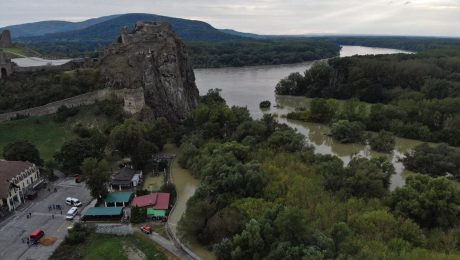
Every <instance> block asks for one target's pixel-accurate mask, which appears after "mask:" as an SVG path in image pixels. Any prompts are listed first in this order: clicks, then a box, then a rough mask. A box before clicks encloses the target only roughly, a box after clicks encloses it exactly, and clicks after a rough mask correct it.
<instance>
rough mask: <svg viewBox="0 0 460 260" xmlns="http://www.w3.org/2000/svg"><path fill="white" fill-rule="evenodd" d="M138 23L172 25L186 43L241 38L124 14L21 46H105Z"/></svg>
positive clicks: (163, 18)
mask: <svg viewBox="0 0 460 260" xmlns="http://www.w3.org/2000/svg"><path fill="white" fill-rule="evenodd" d="M138 21H161V22H167V23H169V24H170V25H171V27H172V28H173V30H174V31H175V32H176V33H177V34H178V35H179V36H180V37H182V39H184V40H187V41H225V40H235V39H239V38H240V37H238V36H235V35H230V34H226V33H224V32H221V31H219V30H217V29H215V28H214V27H212V26H211V25H209V24H207V23H205V22H201V21H193V20H186V19H179V18H173V17H166V16H159V15H154V14H125V15H120V16H116V17H114V18H112V19H109V20H107V21H104V22H101V23H97V24H94V25H92V26H89V27H87V28H83V29H79V30H72V31H66V32H59V33H52V34H46V35H43V36H37V37H23V38H20V39H18V40H19V41H22V42H43V41H46V42H88V41H91V42H103V43H110V42H111V41H112V40H113V39H115V38H116V37H117V36H118V34H119V33H120V29H121V28H123V27H124V26H127V27H128V28H132V27H133V26H134V24H135V23H136V22H138Z"/></svg>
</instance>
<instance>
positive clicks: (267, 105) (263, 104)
mask: <svg viewBox="0 0 460 260" xmlns="http://www.w3.org/2000/svg"><path fill="white" fill-rule="evenodd" d="M271 105H272V103H270V101H268V100H265V101H262V102H260V104H259V107H260V108H262V109H267V108H270V106H271Z"/></svg>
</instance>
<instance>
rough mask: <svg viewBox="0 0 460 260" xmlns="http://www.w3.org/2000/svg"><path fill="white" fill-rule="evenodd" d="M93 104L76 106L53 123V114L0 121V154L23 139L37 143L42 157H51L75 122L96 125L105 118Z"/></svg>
mask: <svg viewBox="0 0 460 260" xmlns="http://www.w3.org/2000/svg"><path fill="white" fill-rule="evenodd" d="M95 108H96V106H95V105H92V106H84V107H80V112H79V113H78V114H77V115H76V116H74V117H71V118H69V119H67V121H66V122H65V123H56V122H55V121H54V120H53V115H49V116H40V117H29V118H25V119H20V120H13V121H7V122H3V123H0V158H1V157H2V155H3V147H4V146H5V145H7V144H8V143H11V142H14V141H18V140H27V141H29V142H31V143H33V144H34V145H35V146H36V147H37V149H38V150H39V151H40V156H41V157H42V159H43V160H45V161H46V160H50V159H52V158H53V155H54V153H55V152H56V151H58V150H59V149H60V148H61V146H62V144H63V143H64V142H65V141H66V140H68V139H69V138H72V137H74V136H75V134H74V133H73V132H72V128H73V126H75V125H76V124H78V123H81V124H83V125H85V126H88V127H98V128H100V127H102V126H103V125H104V124H105V123H107V122H108V119H107V118H106V117H105V116H103V115H96V114H95V110H96V109H95Z"/></svg>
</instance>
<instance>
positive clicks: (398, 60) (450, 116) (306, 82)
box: [276, 47, 460, 146]
mask: <svg viewBox="0 0 460 260" xmlns="http://www.w3.org/2000/svg"><path fill="white" fill-rule="evenodd" d="M459 57H460V49H459V48H454V47H451V48H447V49H442V50H432V51H428V52H422V53H419V54H413V55H406V54H397V55H379V56H354V57H346V58H335V59H331V60H329V61H328V62H317V63H315V64H314V65H313V66H312V67H311V68H310V69H309V70H307V71H306V72H305V73H304V74H303V75H302V74H300V73H294V74H291V75H289V76H288V77H287V78H285V79H282V80H281V81H280V82H279V83H278V85H277V86H276V93H277V94H279V95H295V96H307V97H311V98H336V99H352V98H355V99H358V100H361V101H365V102H369V103H374V104H373V105H370V109H362V108H359V107H356V109H359V111H360V112H361V116H360V118H357V119H354V120H350V119H347V118H343V117H341V116H340V115H336V119H347V120H350V121H361V122H362V123H364V124H365V125H366V128H367V129H368V130H372V131H380V130H385V131H391V132H393V133H394V134H396V135H398V136H402V137H407V138H414V139H420V140H424V141H433V142H446V143H449V144H450V145H454V146H457V145H460V139H459V136H460V132H459V129H460V128H459V124H460V114H459V111H458V107H459V106H460V69H459V67H460V59H459ZM376 103H378V104H376ZM350 104H351V103H350ZM312 105H313V104H312ZM323 105H327V107H326V108H322V109H321V110H320V112H321V113H322V114H321V113H319V112H318V111H314V110H313V107H312V108H311V109H310V111H309V114H305V113H303V114H296V115H291V117H292V118H308V119H309V120H311V121H318V122H321V123H325V122H324V121H330V119H331V117H332V118H333V117H334V116H331V115H329V114H328V112H329V111H330V110H334V108H335V107H334V106H333V105H335V104H334V103H333V102H331V101H329V102H326V103H324V102H323ZM327 108H328V109H327ZM318 118H320V119H321V120H318Z"/></svg>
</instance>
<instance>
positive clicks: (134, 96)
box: [0, 88, 145, 122]
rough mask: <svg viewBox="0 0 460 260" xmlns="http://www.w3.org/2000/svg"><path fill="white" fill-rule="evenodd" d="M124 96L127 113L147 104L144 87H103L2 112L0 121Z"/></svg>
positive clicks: (53, 111)
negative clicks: (49, 101) (38, 104)
mask: <svg viewBox="0 0 460 260" xmlns="http://www.w3.org/2000/svg"><path fill="white" fill-rule="evenodd" d="M114 97H116V98H122V99H123V100H124V103H125V104H124V110H125V111H126V112H127V113H130V114H135V113H138V112H140V111H141V109H142V108H143V106H144V104H145V100H144V90H143V88H137V89H111V88H106V89H101V90H96V91H93V92H88V93H85V94H81V95H78V96H74V97H71V98H67V99H63V100H59V101H55V102H51V103H48V104H46V105H43V106H39V107H33V108H28V109H23V110H19V111H14V112H8V113H3V114H0V122H4V121H8V120H10V119H11V118H14V117H16V116H17V115H23V116H44V115H50V114H54V113H56V111H57V110H58V109H59V107H61V106H66V107H77V106H81V105H90V104H94V103H96V101H101V100H107V99H113V98H114Z"/></svg>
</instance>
